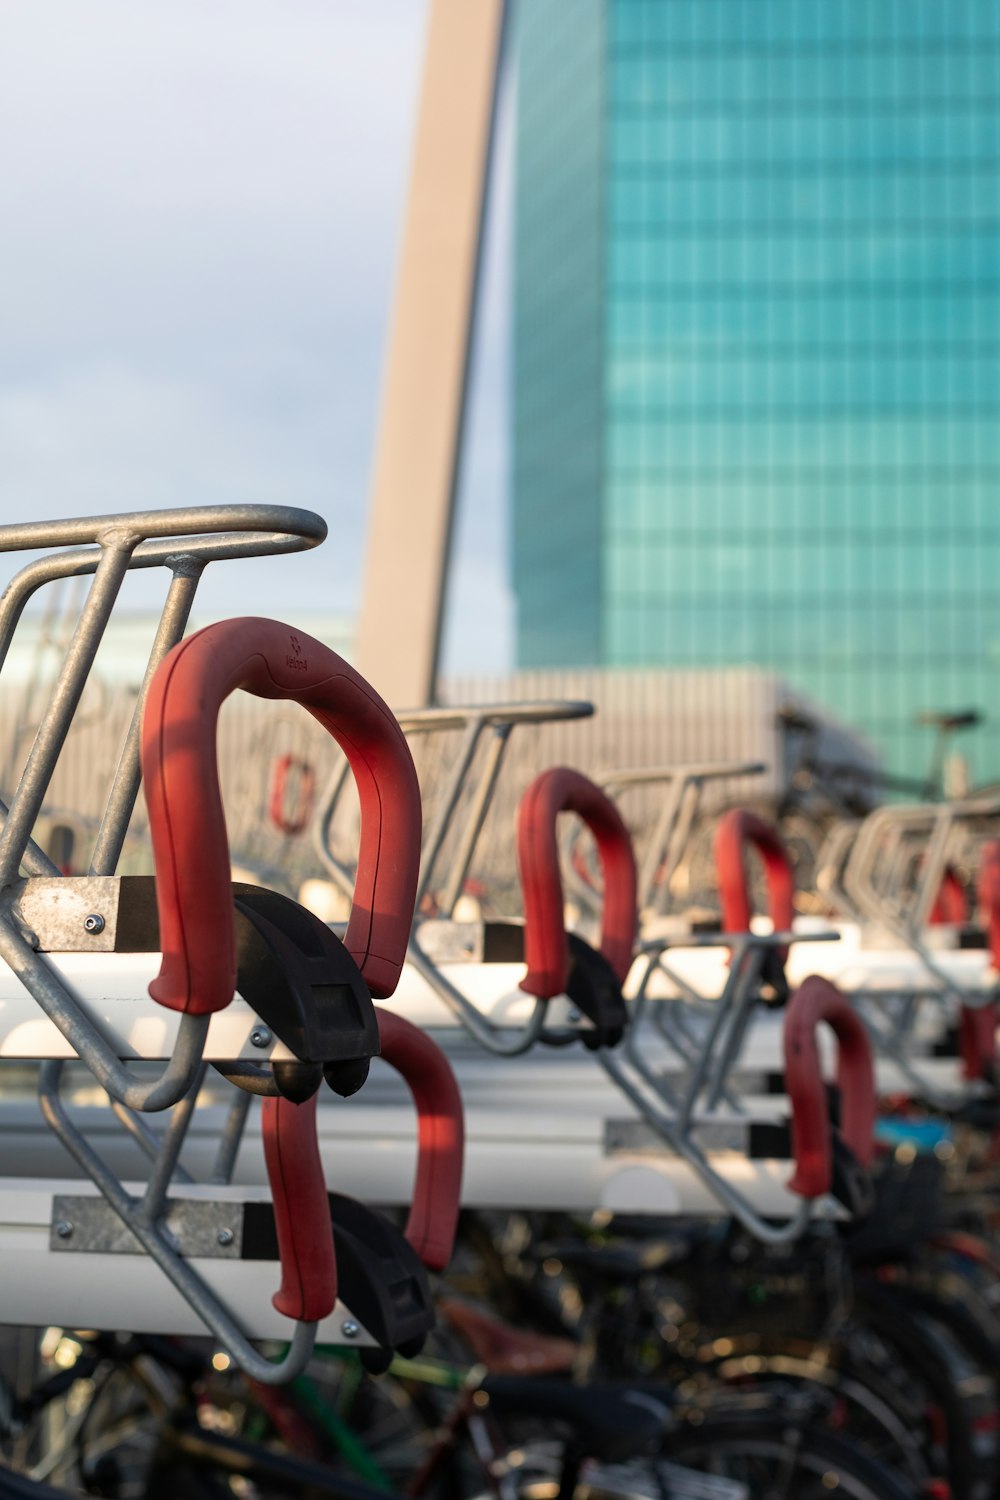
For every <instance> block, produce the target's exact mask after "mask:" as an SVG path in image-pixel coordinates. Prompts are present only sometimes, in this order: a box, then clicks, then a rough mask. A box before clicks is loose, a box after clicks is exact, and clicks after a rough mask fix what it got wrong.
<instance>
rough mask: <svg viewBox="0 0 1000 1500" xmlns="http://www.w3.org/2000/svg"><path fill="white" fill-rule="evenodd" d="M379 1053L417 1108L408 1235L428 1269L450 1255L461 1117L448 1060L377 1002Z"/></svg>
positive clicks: (459, 1165)
mask: <svg viewBox="0 0 1000 1500" xmlns="http://www.w3.org/2000/svg"><path fill="white" fill-rule="evenodd" d="M375 1014H376V1015H377V1016H378V1032H379V1039H380V1041H381V1044H382V1057H383V1059H384V1060H385V1061H386V1062H387V1063H389V1064H391V1066H392V1067H394V1068H395V1069H396V1072H397V1073H399V1074H400V1075H401V1076H402V1077H403V1078H404V1079H405V1081H406V1084H407V1087H408V1088H409V1090H410V1093H411V1094H412V1095H413V1102H414V1104H415V1105H416V1107H417V1119H418V1122H419V1133H418V1137H417V1142H418V1144H417V1176H416V1181H415V1182H414V1185H413V1202H412V1205H411V1207H410V1214H409V1218H408V1219H407V1221H406V1231H405V1232H406V1238H407V1240H408V1241H409V1242H410V1244H411V1245H412V1246H413V1248H414V1250H415V1251H416V1252H417V1254H418V1255H419V1256H420V1259H421V1260H422V1261H423V1263H424V1265H425V1266H429V1267H430V1269H431V1270H432V1271H443V1270H444V1268H445V1266H446V1265H447V1264H448V1262H449V1260H450V1259H451V1252H452V1247H453V1245H454V1243H455V1229H456V1227H457V1225H458V1210H459V1205H460V1202H461V1193H462V1163H463V1158H464V1153H465V1116H464V1113H463V1110H462V1095H461V1094H460V1093H459V1089H458V1083H457V1082H456V1080H455V1075H454V1073H453V1072H452V1069H451V1064H450V1063H449V1061H448V1059H447V1058H446V1057H445V1055H444V1053H443V1052H442V1051H441V1048H440V1047H439V1046H438V1045H437V1043H436V1042H433V1041H431V1039H430V1037H429V1036H428V1035H427V1034H426V1032H424V1031H421V1030H420V1028H419V1026H414V1025H413V1024H412V1022H410V1021H406V1020H404V1019H403V1017H402V1016H397V1015H396V1014H395V1013H394V1012H393V1011H389V1010H382V1009H381V1007H379V1006H376V1007H375Z"/></svg>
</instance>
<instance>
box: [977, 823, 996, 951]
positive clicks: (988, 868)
mask: <svg viewBox="0 0 1000 1500" xmlns="http://www.w3.org/2000/svg"><path fill="white" fill-rule="evenodd" d="M979 905H980V907H981V908H982V918H983V925H984V927H985V928H986V940H987V943H988V945H989V950H990V962H991V963H992V965H993V967H994V969H998V970H1000V839H987V841H986V843H985V844H984V845H983V847H982V849H981V851H980V854H979Z"/></svg>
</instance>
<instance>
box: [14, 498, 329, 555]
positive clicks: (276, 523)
mask: <svg viewBox="0 0 1000 1500" xmlns="http://www.w3.org/2000/svg"><path fill="white" fill-rule="evenodd" d="M120 528H124V529H125V530H128V531H132V532H135V533H138V535H139V536H140V537H196V536H199V535H202V534H204V535H214V534H216V533H218V532H235V531H251V532H267V531H273V532H281V533H283V534H284V535H287V536H291V537H294V538H296V539H297V540H298V543H299V546H298V548H297V549H296V550H301V549H302V548H306V547H316V546H318V545H319V543H320V542H322V541H323V540H324V538H325V537H326V522H325V521H324V520H323V518H322V517H321V516H317V515H315V514H314V513H313V512H312V511H308V510H298V509H297V508H295V507H293V506H290V505H194V506H187V507H185V508H178V509H177V510H166V509H164V510H135V511H127V512H124V513H121V514H119V515H106V516H77V517H73V518H69V519H67V520H64V521H22V522H18V523H17V524H15V525H13V526H0V552H21V551H34V550H35V549H36V548H38V547H73V546H80V545H81V544H85V543H88V542H90V543H93V542H99V541H100V540H101V538H102V536H103V535H104V534H105V533H107V532H109V531H116V530H118V529H120ZM184 550H187V549H186V548H185V549H184Z"/></svg>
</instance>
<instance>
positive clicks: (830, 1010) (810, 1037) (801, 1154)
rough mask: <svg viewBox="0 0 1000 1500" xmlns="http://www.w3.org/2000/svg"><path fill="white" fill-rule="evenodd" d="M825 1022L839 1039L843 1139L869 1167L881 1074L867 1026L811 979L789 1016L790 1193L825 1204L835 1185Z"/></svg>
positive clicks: (826, 984)
mask: <svg viewBox="0 0 1000 1500" xmlns="http://www.w3.org/2000/svg"><path fill="white" fill-rule="evenodd" d="M821 1021H825V1022H826V1024H827V1025H828V1026H829V1027H830V1028H831V1029H832V1030H833V1032H834V1034H835V1035H836V1038H837V1083H838V1086H839V1088H840V1119H841V1124H840V1133H841V1135H842V1136H843V1138H844V1140H845V1141H846V1143H847V1145H848V1146H849V1147H850V1148H851V1150H852V1152H853V1153H854V1155H855V1157H856V1158H857V1160H858V1161H859V1162H860V1163H861V1165H862V1166H863V1167H868V1166H870V1165H871V1162H872V1158H873V1156H874V1154H875V1140H874V1129H875V1069H874V1067H873V1064H872V1052H871V1046H870V1044H869V1041H868V1033H867V1032H866V1031H865V1028H864V1023H863V1022H862V1020H861V1018H860V1016H859V1015H858V1014H857V1012H856V1011H855V1010H854V1009H852V1007H851V1005H850V1004H849V1003H848V1001H847V1000H846V999H845V998H844V996H843V995H842V994H841V993H840V991H839V990H838V989H837V988H836V986H834V985H832V984H831V983H830V981H829V980H828V979H823V978H822V977H821V976H820V975H818V974H813V975H811V976H810V977H809V978H808V979H806V980H805V981H804V982H803V984H802V986H801V988H800V989H799V990H798V991H797V993H796V994H795V995H794V996H793V997H792V999H791V1000H790V1001H789V1003H788V1008H787V1010H786V1011H785V1032H784V1041H785V1086H786V1088H787V1090H788V1097H789V1099H790V1100H791V1105H792V1153H793V1155H794V1157H795V1171H794V1173H793V1175H792V1178H791V1181H790V1182H789V1184H788V1187H789V1189H790V1191H791V1192H793V1193H798V1194H799V1195H800V1196H801V1197H803V1198H820V1197H822V1195H823V1194H824V1193H828V1192H829V1191H830V1184H831V1182H832V1180H833V1148H832V1146H831V1143H830V1116H829V1111H828V1109H827V1101H826V1090H825V1088H824V1086H823V1073H822V1070H821V1067H820V1060H819V1045H818V1039H817V1036H816V1029H817V1027H818V1026H819V1024H820V1022H821Z"/></svg>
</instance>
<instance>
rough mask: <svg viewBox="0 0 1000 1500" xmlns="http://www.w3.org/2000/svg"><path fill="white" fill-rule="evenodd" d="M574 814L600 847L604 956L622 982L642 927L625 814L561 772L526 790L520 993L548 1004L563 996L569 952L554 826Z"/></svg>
mask: <svg viewBox="0 0 1000 1500" xmlns="http://www.w3.org/2000/svg"><path fill="white" fill-rule="evenodd" d="M561 812H574V813H576V814H577V815H578V816H579V817H581V818H582V819H583V821H584V822H585V823H586V825H587V827H588V828H589V829H590V830H591V832H592V833H593V835H594V837H595V838H596V840H597V852H598V855H599V856H600V861H601V873H602V875H603V878H604V911H603V914H602V919H601V952H602V953H603V955H604V957H605V958H606V959H607V961H608V963H609V964H610V965H611V967H612V969H613V970H614V971H615V974H616V975H617V976H618V981H619V983H621V984H624V983H625V979H626V977H627V975H628V971H629V969H630V967H631V965H632V954H633V949H634V946H635V933H636V926H637V923H638V905H637V896H636V871H635V856H634V855H633V853H632V840H631V839H630V838H629V834H628V829H627V828H626V827H625V824H624V823H623V822H622V817H621V814H620V813H619V811H618V809H617V807H615V805H614V803H613V802H612V801H611V799H610V798H609V797H608V796H607V795H606V794H605V793H604V792H602V791H601V789H600V787H598V786H595V785H594V783H593V782H592V781H590V780H588V778H587V777H586V776H582V775H581V774H580V772H579V771H571V770H569V769H568V768H567V767H565V766H556V767H553V768H552V769H551V770H549V771H543V772H542V774H541V775H540V776H538V777H536V778H535V780H534V781H533V782H532V783H531V785H530V786H529V787H528V790H527V791H526V792H525V794H524V796H523V797H522V798H521V802H520V806H519V807H518V810H517V862H518V866H519V868H520V871H521V889H522V891H523V892H524V956H525V960H526V962H527V965H528V972H527V974H526V975H525V977H524V978H523V979H522V980H521V989H522V990H526V991H527V992H528V994H529V995H537V996H539V998H541V999H543V1000H548V999H551V998H552V996H553V995H561V994H563V993H564V992H565V989H566V985H567V983H568V981H569V968H570V962H569V949H568V946H567V943H566V929H565V925H564V918H563V887H562V878H561V876H560V874H559V849H558V846H557V844H556V818H557V816H558V814H559V813H561Z"/></svg>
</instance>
